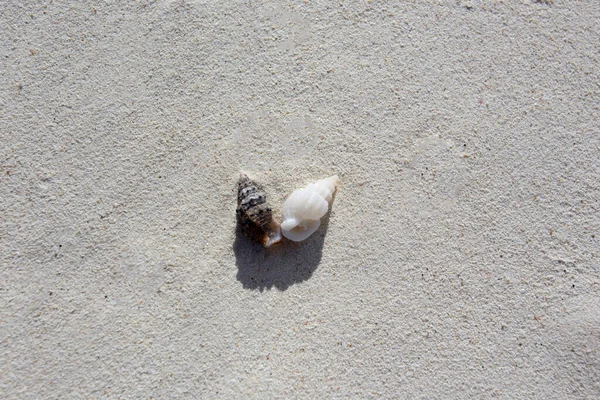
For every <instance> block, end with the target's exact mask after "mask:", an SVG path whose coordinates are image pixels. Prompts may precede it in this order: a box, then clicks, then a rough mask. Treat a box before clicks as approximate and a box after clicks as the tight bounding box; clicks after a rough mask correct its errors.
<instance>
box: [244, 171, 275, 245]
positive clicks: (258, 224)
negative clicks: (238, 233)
mask: <svg viewBox="0 0 600 400" xmlns="http://www.w3.org/2000/svg"><path fill="white" fill-rule="evenodd" d="M237 190H238V196H237V200H238V203H237V204H238V206H237V210H236V214H237V219H238V223H239V224H240V226H241V228H242V232H243V233H244V235H246V236H247V237H248V238H250V239H252V240H254V241H255V242H258V243H261V244H262V245H263V246H265V247H269V246H270V245H272V244H274V243H277V242H279V241H280V240H281V233H280V232H281V231H280V228H279V224H278V223H277V222H276V221H275V220H274V219H273V211H272V209H271V207H270V206H269V205H268V204H267V196H266V195H265V193H264V191H263V189H262V188H261V187H260V185H258V184H257V183H256V182H254V181H252V180H251V179H250V178H248V176H247V175H246V174H244V173H242V174H241V175H240V179H239V180H238V183H237Z"/></svg>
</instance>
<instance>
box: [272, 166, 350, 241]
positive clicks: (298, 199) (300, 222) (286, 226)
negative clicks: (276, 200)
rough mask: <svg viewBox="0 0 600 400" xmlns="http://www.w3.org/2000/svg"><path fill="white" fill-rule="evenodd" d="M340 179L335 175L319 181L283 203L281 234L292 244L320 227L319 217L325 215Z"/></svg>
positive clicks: (295, 192)
mask: <svg viewBox="0 0 600 400" xmlns="http://www.w3.org/2000/svg"><path fill="white" fill-rule="evenodd" d="M339 183H340V178H338V176H337V175H334V176H330V177H329V178H325V179H320V180H318V181H316V182H315V183H311V184H310V185H308V186H306V187H305V188H303V189H298V190H294V192H293V193H292V194H291V195H290V197H288V198H287V200H286V201H285V202H284V203H283V222H282V223H281V233H283V236H285V237H286V238H288V239H290V240H293V241H294V242H300V241H302V240H304V239H306V238H307V237H309V236H310V235H312V234H313V233H314V232H315V231H316V230H317V229H318V228H319V226H320V225H321V217H323V215H325V214H327V210H328V209H329V203H330V202H331V198H332V195H333V193H334V192H335V189H336V187H337V185H339Z"/></svg>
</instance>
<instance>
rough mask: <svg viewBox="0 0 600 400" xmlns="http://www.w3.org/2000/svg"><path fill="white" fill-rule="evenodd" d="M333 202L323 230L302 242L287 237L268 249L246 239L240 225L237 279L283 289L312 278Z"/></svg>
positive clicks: (248, 284) (259, 287)
mask: <svg viewBox="0 0 600 400" xmlns="http://www.w3.org/2000/svg"><path fill="white" fill-rule="evenodd" d="M332 204H333V200H332V201H331V204H330V205H329V210H328V212H327V214H326V215H325V216H324V217H323V218H322V219H321V226H320V227H319V229H317V231H316V232H315V233H314V234H313V235H312V236H310V237H309V238H308V239H306V240H305V241H303V242H299V243H296V242H292V241H291V240H287V239H286V238H283V240H282V241H281V242H280V243H277V244H275V245H273V247H272V248H268V249H265V248H263V247H262V246H261V245H260V244H257V243H254V242H252V241H250V240H249V239H248V238H246V237H245V236H244V234H243V233H242V230H241V228H240V226H239V224H238V225H237V227H236V234H235V242H234V243H233V252H234V254H235V259H236V265H237V268H238V273H237V280H238V281H240V282H241V283H242V285H243V286H244V288H246V289H252V290H260V291H261V292H262V291H263V290H265V289H271V288H273V287H275V288H277V289H279V290H282V291H283V290H286V289H287V288H289V287H290V286H291V285H293V284H295V283H300V282H303V281H305V280H307V279H310V277H311V276H312V274H313V272H314V271H315V270H316V269H317V267H318V266H319V263H320V262H321V256H322V254H323V244H324V243H325V235H326V233H327V227H328V226H329V214H330V211H331V205H332Z"/></svg>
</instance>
